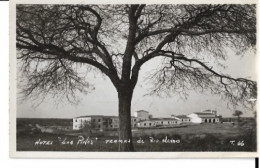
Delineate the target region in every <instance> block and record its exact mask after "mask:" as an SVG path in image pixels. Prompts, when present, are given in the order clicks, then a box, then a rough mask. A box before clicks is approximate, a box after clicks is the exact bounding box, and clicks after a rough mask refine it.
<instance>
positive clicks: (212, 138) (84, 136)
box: [17, 118, 256, 152]
mask: <svg viewBox="0 0 260 168" xmlns="http://www.w3.org/2000/svg"><path fill="white" fill-rule="evenodd" d="M36 123H37V122H36V121H35V120H30V119H23V120H19V119H18V120H17V151H117V150H118V143H128V141H127V140H125V141H123V140H118V136H117V131H103V132H94V131H92V133H91V134H90V132H89V131H83V132H82V131H72V130H70V129H68V128H67V127H66V125H68V124H69V123H70V121H69V120H63V121H61V120H58V119H57V120H54V119H45V120H44V121H43V120H40V119H39V120H38V123H40V124H42V125H45V126H46V125H47V126H48V124H49V126H52V127H55V126H53V125H54V124H55V123H56V124H57V125H59V126H64V127H66V129H62V130H58V131H57V130H56V131H53V132H48V131H46V132H44V133H42V132H41V131H39V130H38V129H35V128H34V124H36ZM57 128H58V127H57ZM67 129H68V130H67ZM132 132H133V143H134V147H135V150H136V151H160V152H163V151H173V152H177V151H213V152H214V151H215V152H218V151H256V124H255V120H254V119H253V118H252V119H246V120H242V121H241V122H239V123H238V122H235V123H234V125H233V124H231V123H219V124H210V123H208V124H196V125H187V126H186V127H180V128H163V129H154V128H153V129H136V130H133V131H132Z"/></svg>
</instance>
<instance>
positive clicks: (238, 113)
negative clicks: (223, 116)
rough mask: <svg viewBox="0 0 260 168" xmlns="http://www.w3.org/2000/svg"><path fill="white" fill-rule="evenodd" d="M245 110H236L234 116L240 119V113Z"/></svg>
mask: <svg viewBox="0 0 260 168" xmlns="http://www.w3.org/2000/svg"><path fill="white" fill-rule="evenodd" d="M242 114H243V112H242V111H240V110H235V113H234V114H233V116H237V121H238V122H239V121H240V115H242Z"/></svg>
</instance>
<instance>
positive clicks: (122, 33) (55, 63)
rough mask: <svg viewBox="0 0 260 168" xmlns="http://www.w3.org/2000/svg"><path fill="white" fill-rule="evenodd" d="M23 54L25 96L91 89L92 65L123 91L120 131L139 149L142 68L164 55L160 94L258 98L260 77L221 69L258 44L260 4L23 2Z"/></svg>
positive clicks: (123, 147)
mask: <svg viewBox="0 0 260 168" xmlns="http://www.w3.org/2000/svg"><path fill="white" fill-rule="evenodd" d="M16 16H17V20H16V26H17V27H16V28H17V31H16V33H17V34H16V37H17V38H16V40H17V43H16V46H17V58H18V60H19V65H20V68H21V71H20V72H22V74H23V77H21V79H22V81H21V82H20V83H21V84H23V86H22V89H23V93H24V95H25V96H32V95H36V96H38V95H41V94H42V95H44V96H45V95H47V94H52V95H61V94H62V95H64V96H66V97H67V98H68V100H72V99H73V98H74V97H76V94H77V92H83V91H88V89H89V88H91V87H90V83H89V82H88V81H87V80H86V79H85V76H84V74H86V73H87V72H89V71H90V72H92V71H97V72H101V74H104V75H105V76H107V77H108V78H109V79H110V80H111V82H112V83H113V85H114V87H115V88H116V90H117V92H118V100H119V106H118V107H119V112H118V114H119V120H120V124H119V125H120V126H119V127H120V128H119V138H120V139H123V140H129V139H130V140H131V143H125V144H120V145H119V150H120V151H133V150H134V148H133V143H132V133H131V100H132V95H133V91H134V88H135V86H136V83H137V81H138V75H139V71H140V69H141V67H142V66H143V65H144V64H145V63H146V62H148V61H149V60H151V59H154V58H160V60H161V62H160V66H159V69H158V71H157V72H156V73H155V74H153V76H152V77H151V79H152V80H153V84H154V85H155V86H154V89H153V90H152V93H163V92H165V93H169V92H173V93H178V92H185V90H187V89H201V90H210V91H211V92H212V94H220V95H222V96H224V97H225V98H227V99H228V100H229V101H230V102H232V103H234V104H238V103H242V104H247V100H248V99H249V98H252V97H256V82H255V81H252V80H249V79H245V78H234V77H231V76H229V75H227V74H222V73H220V72H217V71H216V68H215V67H213V64H210V63H208V62H207V60H215V61H216V62H217V64H214V65H221V63H220V60H225V59H226V58H227V57H229V55H227V53H228V52H227V49H233V50H235V51H237V52H240V53H243V52H246V51H248V50H254V49H255V44H256V11H255V5H230V4H229V5H225V4H221V5H144V4H142V5H17V15H16Z"/></svg>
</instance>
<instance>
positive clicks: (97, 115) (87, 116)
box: [74, 115, 104, 118]
mask: <svg viewBox="0 0 260 168" xmlns="http://www.w3.org/2000/svg"><path fill="white" fill-rule="evenodd" d="M85 117H104V116H103V115H86V116H79V117H74V118H85Z"/></svg>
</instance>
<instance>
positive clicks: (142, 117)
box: [134, 110, 150, 121]
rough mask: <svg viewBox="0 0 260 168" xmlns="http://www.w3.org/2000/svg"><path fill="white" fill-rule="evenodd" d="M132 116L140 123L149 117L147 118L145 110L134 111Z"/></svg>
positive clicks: (147, 113)
mask: <svg viewBox="0 0 260 168" xmlns="http://www.w3.org/2000/svg"><path fill="white" fill-rule="evenodd" d="M134 116H135V117H136V118H138V119H139V120H140V121H143V120H149V119H150V117H149V112H148V111H145V110H139V111H136V112H135V114H134Z"/></svg>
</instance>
